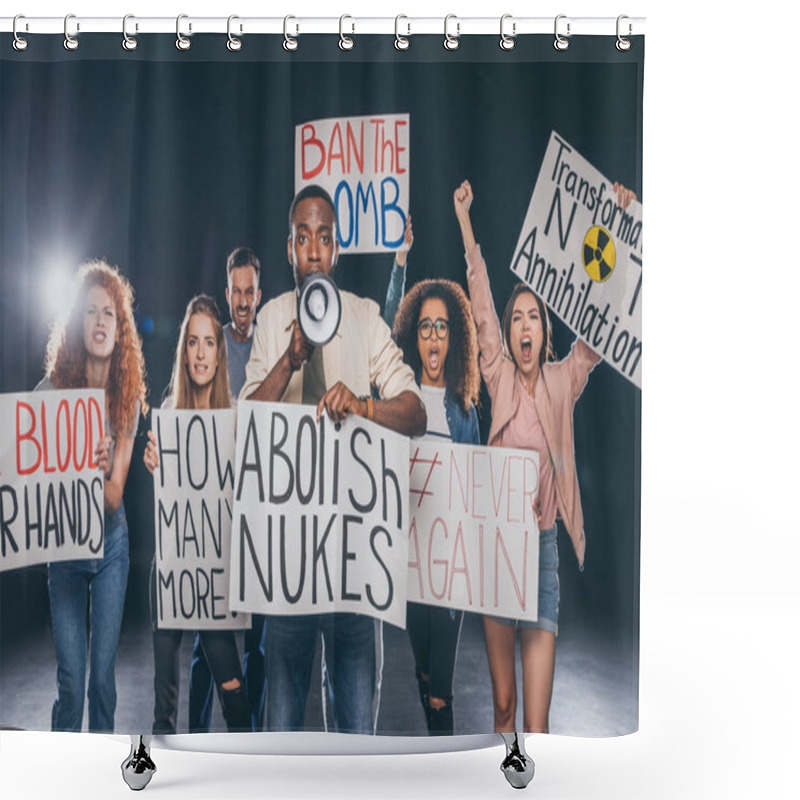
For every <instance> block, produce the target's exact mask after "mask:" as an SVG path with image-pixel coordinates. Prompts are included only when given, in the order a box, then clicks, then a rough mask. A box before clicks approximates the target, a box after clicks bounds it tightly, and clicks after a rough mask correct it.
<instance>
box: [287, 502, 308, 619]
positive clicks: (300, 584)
mask: <svg viewBox="0 0 800 800" xmlns="http://www.w3.org/2000/svg"><path fill="white" fill-rule="evenodd" d="M307 520H308V517H306V516H303V517H302V518H301V520H300V575H299V576H298V578H297V591H296V592H295V593H294V594H292V593H291V592H290V591H289V580H288V577H287V575H286V517H285V516H284V515H283V514H281V588H282V589H283V596H284V597H285V598H286V600H287V601H288V602H289V603H292V604H294V603H296V602H297V601H298V600H299V599H300V597H301V596H302V594H303V588H304V585H305V582H306V522H307ZM292 544H294V541H293V542H292Z"/></svg>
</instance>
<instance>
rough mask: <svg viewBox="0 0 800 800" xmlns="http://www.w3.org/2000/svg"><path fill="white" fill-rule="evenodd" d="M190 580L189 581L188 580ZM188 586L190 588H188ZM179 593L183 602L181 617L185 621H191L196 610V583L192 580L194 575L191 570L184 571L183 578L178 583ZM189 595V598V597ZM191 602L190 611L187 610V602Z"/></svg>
mask: <svg viewBox="0 0 800 800" xmlns="http://www.w3.org/2000/svg"><path fill="white" fill-rule="evenodd" d="M187 578H188V581H187V580H186V579H187ZM187 586H188V588H186V587H187ZM178 587H179V591H178V594H179V596H180V602H181V616H182V617H183V618H184V619H191V618H192V617H193V616H194V609H195V605H196V603H195V593H194V581H193V580H192V573H191V572H189V570H186V569H185V570H183V571H182V572H181V577H180V578H179V581H178ZM187 595H188V597H187ZM187 600H189V601H190V604H189V610H188V611H187V610H186V601H187Z"/></svg>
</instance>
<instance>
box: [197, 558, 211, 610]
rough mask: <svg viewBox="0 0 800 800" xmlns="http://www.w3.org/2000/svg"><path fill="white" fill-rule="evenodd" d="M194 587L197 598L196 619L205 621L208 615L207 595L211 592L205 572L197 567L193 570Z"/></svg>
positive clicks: (209, 582)
mask: <svg viewBox="0 0 800 800" xmlns="http://www.w3.org/2000/svg"><path fill="white" fill-rule="evenodd" d="M195 586H196V597H197V619H203V617H205V618H206V619H207V618H208V617H209V613H208V595H209V593H210V591H211V581H210V580H209V579H208V575H206V573H205V570H204V569H202V568H201V567H198V568H197V569H196V570H195Z"/></svg>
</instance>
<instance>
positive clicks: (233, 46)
mask: <svg viewBox="0 0 800 800" xmlns="http://www.w3.org/2000/svg"><path fill="white" fill-rule="evenodd" d="M235 19H239V17H237V16H236V14H231V15H230V16H229V17H228V42H227V44H226V47H227V48H228V50H230V51H231V53H236V52H238V51H239V50H241V49H242V40H241V39H238V38H237V37H236V36H234V35H233V34H232V33H231V22H233V20H235ZM241 30H242V28H241V26H239V31H240V32H241Z"/></svg>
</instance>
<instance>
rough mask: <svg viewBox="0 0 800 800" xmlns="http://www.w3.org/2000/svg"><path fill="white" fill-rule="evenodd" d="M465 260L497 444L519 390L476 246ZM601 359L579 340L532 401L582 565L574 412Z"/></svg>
mask: <svg viewBox="0 0 800 800" xmlns="http://www.w3.org/2000/svg"><path fill="white" fill-rule="evenodd" d="M466 259H467V281H468V283H469V295H470V300H471V302H472V313H473V315H474V316H475V322H476V323H477V325H478V346H479V348H480V355H479V359H478V360H479V363H480V368H481V375H483V380H484V381H485V383H486V388H487V389H488V392H489V397H490V398H491V400H492V425H491V428H490V430H489V444H490V445H497V444H498V443H499V442H500V437H501V433H502V431H503V429H504V428H505V427H506V425H508V423H509V422H510V421H511V419H512V418H513V417H514V415H515V414H516V413H517V410H518V409H519V402H520V394H519V393H520V391H521V388H520V382H519V379H518V377H517V367H516V366H515V365H514V362H513V361H512V360H511V359H510V358H507V357H506V355H505V354H504V352H503V340H502V333H501V330H500V321H499V320H498V318H497V312H496V311H495V307H494V300H493V299H492V291H491V288H490V287H489V275H488V273H487V271H486V262H485V261H484V259H483V256H482V255H481V248H480V245H475V247H474V248H473V249H472V250H471V251H470V252H469V253H467V254H466ZM599 360H600V356H599V355H597V353H595V352H594V351H593V350H592V349H591V348H590V347H589V346H588V345H587V344H586V343H585V342H584V341H583V340H582V339H577V340H576V341H575V343H574V344H573V346H572V349H571V350H570V352H569V355H568V356H567V357H566V358H565V359H563V360H562V361H556V362H548V363H545V364H544V365H543V367H542V374H541V376H540V380H539V381H538V382H537V384H536V391H535V393H534V398H533V402H534V405H535V407H536V412H537V414H538V415H539V420H540V421H541V424H542V430H543V431H544V437H545V441H546V442H547V450H548V454H549V456H550V460H551V462H552V464H553V469H554V472H555V484H556V502H557V506H558V511H559V513H560V514H561V518H562V520H563V521H564V525H565V526H566V528H567V532H568V533H569V536H570V538H571V539H572V546H573V547H574V549H575V555H576V556H577V557H578V563H579V564H580V566H581V567H582V566H583V559H584V553H585V551H586V537H585V535H584V532H583V511H582V509H581V496H580V490H579V488H578V474H577V472H576V470H575V443H574V434H573V428H572V410H573V407H574V406H575V402H576V401H577V399H578V397H580V394H581V392H582V391H583V387H584V386H586V381H587V379H588V377H589V373H590V372H591V371H592V368H593V367H594V365H595V364H597V362H598V361H599Z"/></svg>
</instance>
